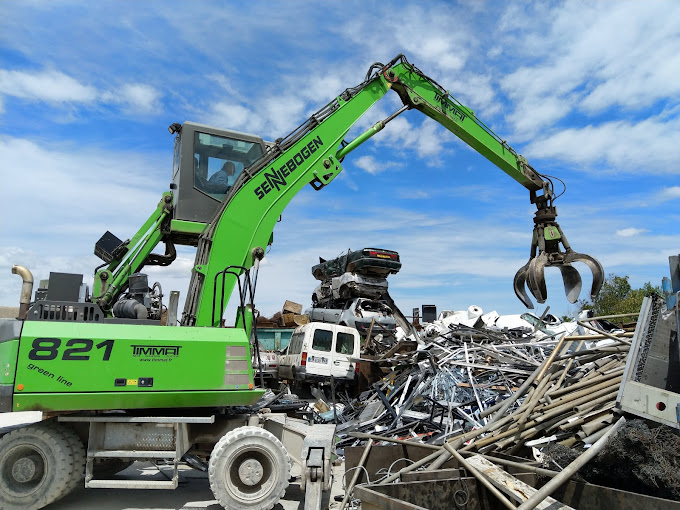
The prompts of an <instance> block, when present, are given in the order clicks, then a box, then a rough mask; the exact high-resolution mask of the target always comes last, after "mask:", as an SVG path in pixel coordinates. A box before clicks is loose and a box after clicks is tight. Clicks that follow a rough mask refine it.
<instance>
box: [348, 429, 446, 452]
mask: <svg viewBox="0 0 680 510" xmlns="http://www.w3.org/2000/svg"><path fill="white" fill-rule="evenodd" d="M347 435H348V436H352V437H356V438H358V439H372V440H373V441H386V442H388V443H396V444H405V445H408V446H418V447H420V448H426V449H428V450H437V451H441V449H442V447H441V446H437V445H434V444H427V443H417V442H416V441H409V440H408V439H397V438H395V437H385V436H378V435H376V434H367V433H366V432H350V433H349V434H347Z"/></svg>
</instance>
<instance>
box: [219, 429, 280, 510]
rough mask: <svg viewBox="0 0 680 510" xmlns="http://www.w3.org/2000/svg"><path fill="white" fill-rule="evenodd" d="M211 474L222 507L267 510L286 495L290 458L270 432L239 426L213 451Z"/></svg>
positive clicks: (223, 438) (221, 440)
mask: <svg viewBox="0 0 680 510" xmlns="http://www.w3.org/2000/svg"><path fill="white" fill-rule="evenodd" d="M208 475H209V479H210V488H211V489H212V491H213V494H214V495H215V499H217V501H218V502H219V503H220V504H221V505H222V506H223V507H225V508H233V509H239V510H246V509H253V510H255V509H257V510H260V509H262V510H268V509H270V508H272V507H273V506H274V505H275V504H276V503H278V501H279V500H280V499H281V498H282V497H283V495H284V494H285V492H286V488H287V487H288V480H289V479H290V458H289V457H288V452H287V451H286V449H285V448H284V447H283V445H282V444H281V441H279V440H278V439H277V438H276V436H274V434H272V433H271V432H269V431H267V430H264V429H262V428H259V427H239V428H237V429H236V430H232V431H231V432H228V433H227V434H225V435H224V436H222V438H221V439H220V440H219V441H218V442H217V444H216V445H215V448H213V451H212V454H211V455H210V463H209V466H208Z"/></svg>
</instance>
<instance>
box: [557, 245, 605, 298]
mask: <svg viewBox="0 0 680 510" xmlns="http://www.w3.org/2000/svg"><path fill="white" fill-rule="evenodd" d="M572 262H583V263H584V264H585V265H586V266H588V269H590V271H591V272H592V273H593V285H592V286H591V288H590V299H595V297H597V294H598V293H599V292H600V289H601V288H602V285H603V284H604V269H603V268H602V264H600V262H599V261H598V260H597V259H596V258H595V257H591V256H590V255H586V254H585V253H577V252H575V251H573V250H569V251H567V253H566V254H565V256H564V263H565V264H571V263H572ZM565 285H566V283H565ZM573 302H574V301H572V303H573Z"/></svg>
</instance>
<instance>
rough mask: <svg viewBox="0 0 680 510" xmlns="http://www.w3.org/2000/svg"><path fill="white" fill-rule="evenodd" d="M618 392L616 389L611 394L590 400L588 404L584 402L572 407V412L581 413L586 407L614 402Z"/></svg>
mask: <svg viewBox="0 0 680 510" xmlns="http://www.w3.org/2000/svg"><path fill="white" fill-rule="evenodd" d="M618 393H619V390H618V388H617V389H615V390H614V391H612V392H611V393H607V394H606V395H604V396H602V397H600V398H596V399H595V400H591V401H590V402H584V403H582V404H579V405H577V406H574V411H576V412H579V413H580V412H583V411H585V410H586V409H587V407H588V405H597V404H603V403H605V402H608V401H610V400H612V399H613V400H616V395H618Z"/></svg>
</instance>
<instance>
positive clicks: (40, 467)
mask: <svg viewBox="0 0 680 510" xmlns="http://www.w3.org/2000/svg"><path fill="white" fill-rule="evenodd" d="M72 478H73V453H72V446H71V443H70V442H69V439H68V437H67V434H65V432H64V428H63V427H60V426H55V425H51V424H35V425H28V426H26V427H22V428H19V429H16V430H13V431H12V432H10V433H8V434H5V435H4V436H2V437H1V438H0V509H2V510H14V509H17V508H21V509H23V510H37V509H39V508H43V507H44V506H46V505H49V504H50V503H52V502H54V501H56V500H57V499H59V498H61V497H62V496H63V495H65V494H66V492H67V489H68V487H69V486H72V483H73V481H72Z"/></svg>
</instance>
